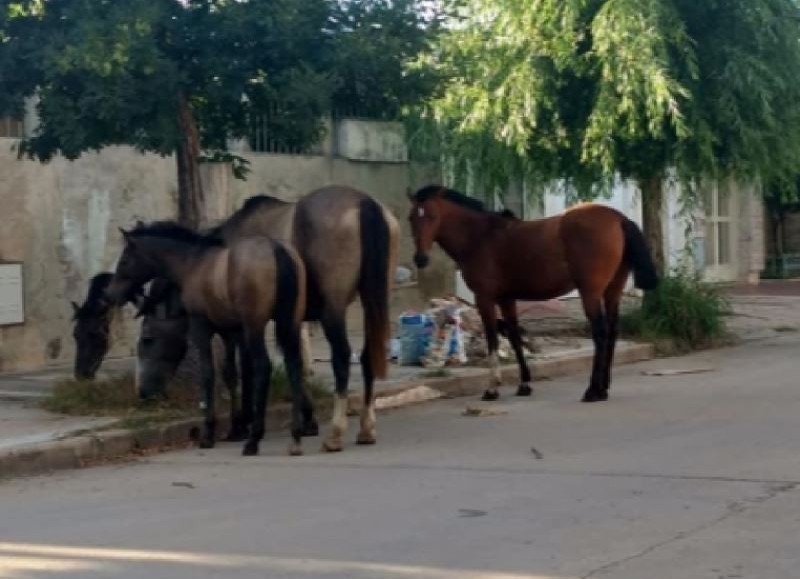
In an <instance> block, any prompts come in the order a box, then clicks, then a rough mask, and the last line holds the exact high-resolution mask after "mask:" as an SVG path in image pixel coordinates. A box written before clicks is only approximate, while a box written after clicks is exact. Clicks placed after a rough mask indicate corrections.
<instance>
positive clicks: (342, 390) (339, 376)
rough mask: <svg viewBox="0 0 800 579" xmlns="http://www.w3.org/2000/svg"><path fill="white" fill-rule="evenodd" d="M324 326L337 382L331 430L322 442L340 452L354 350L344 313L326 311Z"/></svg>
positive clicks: (324, 448) (345, 424)
mask: <svg viewBox="0 0 800 579" xmlns="http://www.w3.org/2000/svg"><path fill="white" fill-rule="evenodd" d="M322 328H323V330H324V331H325V337H326V338H327V340H328V343H329V344H330V346H331V364H332V365H333V375H334V379H335V382H336V394H335V396H334V399H333V418H332V420H331V432H330V433H329V434H328V437H327V438H326V439H325V441H324V442H323V443H322V448H323V450H326V451H328V452H339V451H340V450H342V446H343V443H342V438H343V436H344V435H345V433H346V432H347V384H348V382H349V380H350V355H351V353H352V350H351V349H350V342H349V341H348V339H347V327H346V325H345V321H344V314H343V313H331V312H326V314H325V315H323V316H322Z"/></svg>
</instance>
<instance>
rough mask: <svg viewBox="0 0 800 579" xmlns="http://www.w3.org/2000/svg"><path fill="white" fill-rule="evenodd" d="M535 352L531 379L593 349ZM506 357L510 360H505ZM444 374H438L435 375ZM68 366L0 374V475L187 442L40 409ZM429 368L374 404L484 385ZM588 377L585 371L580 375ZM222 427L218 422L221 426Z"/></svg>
mask: <svg viewBox="0 0 800 579" xmlns="http://www.w3.org/2000/svg"><path fill="white" fill-rule="evenodd" d="M352 341H353V350H354V351H356V352H358V351H360V347H361V341H362V340H361V339H360V338H359V337H358V336H353V340H352ZM541 344H542V350H541V351H540V352H539V353H538V354H537V355H536V356H535V357H534V360H533V364H532V366H533V373H534V376H535V379H536V378H538V379H548V378H552V377H556V376H561V375H565V374H574V373H588V371H589V369H590V368H591V362H592V353H593V348H592V344H591V341H590V340H587V339H583V338H546V339H543V340H542V341H541ZM312 349H313V352H314V355H315V359H316V360H315V362H314V368H315V374H316V376H317V377H318V378H321V379H322V381H323V383H324V384H325V385H326V386H327V388H328V389H330V390H331V391H332V390H333V375H332V370H331V367H330V362H329V360H328V356H329V354H328V347H327V343H325V342H324V341H323V340H322V338H321V336H320V335H319V333H317V335H315V336H314V337H313V340H312ZM652 355H653V350H652V347H651V346H650V345H648V344H634V343H630V342H620V344H619V345H618V350H617V363H618V364H625V363H630V362H635V361H640V360H645V359H649V358H651V357H652ZM507 362H510V361H507ZM133 367H134V361H133V360H132V359H120V360H109V361H107V362H106V363H104V365H103V369H102V373H103V374H105V375H109V374H115V373H119V372H126V371H132V369H133ZM440 374H443V375H440ZM70 375H71V370H70V368H68V367H63V368H51V369H47V370H44V371H40V372H29V373H15V374H5V375H0V478H3V477H8V476H17V475H23V474H34V473H41V472H47V471H51V470H55V469H60V468H73V467H77V466H83V465H86V464H92V463H95V462H97V461H102V460H107V459H110V458H115V457H120V456H125V455H127V454H130V453H131V452H134V451H139V450H143V449H147V450H149V449H154V450H158V449H161V448H167V447H171V446H175V445H181V444H185V443H187V442H188V441H189V440H190V439H191V436H192V431H196V429H197V427H198V426H199V424H200V420H199V413H198V418H197V419H188V420H183V421H179V422H175V423H168V424H156V425H151V426H147V427H143V428H140V429H138V430H136V431H130V430H119V429H117V430H114V424H115V422H117V420H116V419H114V418H91V417H85V418H83V417H65V416H59V415H54V414H51V413H48V412H45V411H43V410H41V409H39V408H38V403H39V402H40V401H41V399H42V398H43V397H44V396H46V395H47V393H48V392H49V390H50V388H51V387H52V385H53V384H54V383H55V382H57V381H58V380H61V379H65V378H69V377H70ZM433 375H434V373H432V372H431V370H426V369H424V368H420V367H401V366H397V365H395V364H392V366H391V368H390V378H389V379H387V380H381V381H379V382H377V383H376V395H377V397H378V400H377V406H378V409H379V410H385V409H390V408H397V407H400V406H405V405H408V404H414V403H419V402H423V401H426V400H431V399H435V398H441V397H452V396H466V395H470V396H473V395H474V396H477V395H479V394H480V393H481V392H483V390H484V389H485V388H486V386H487V384H488V371H487V369H485V368H477V367H459V368H448V369H447V370H446V372H443V373H436V377H433ZM587 375H588V374H587ZM517 376H518V370H517V368H516V366H515V365H513V364H508V365H506V366H504V368H503V377H504V380H505V384H506V385H507V386H506V387H505V388H504V391H503V392H502V395H503V396H511V395H512V393H513V391H514V387H515V386H516V384H517V383H518V378H517ZM361 393H362V380H361V372H360V369H359V366H358V364H357V363H354V364H353V366H352V374H351V383H350V400H351V402H350V404H351V407H353V408H357V407H358V406H359V405H360V402H361ZM329 406H330V405H329V404H326V403H325V402H324V401H322V402H320V403H318V418H319V419H320V421H321V422H323V421H327V420H328V418H329V416H328V414H329V410H330V409H329ZM268 412H269V416H268V418H267V424H268V426H269V427H271V428H272V429H280V428H283V427H284V425H285V423H286V422H287V420H288V414H287V407H286V406H276V407H273V408H271V409H270V410H269V411H268ZM221 428H224V427H221Z"/></svg>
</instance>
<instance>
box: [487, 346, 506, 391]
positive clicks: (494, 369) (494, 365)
mask: <svg viewBox="0 0 800 579" xmlns="http://www.w3.org/2000/svg"><path fill="white" fill-rule="evenodd" d="M489 372H490V374H491V378H492V386H493V387H497V386H500V385H501V384H502V383H503V378H502V376H501V375H500V363H499V362H498V360H497V352H492V353H491V354H489Z"/></svg>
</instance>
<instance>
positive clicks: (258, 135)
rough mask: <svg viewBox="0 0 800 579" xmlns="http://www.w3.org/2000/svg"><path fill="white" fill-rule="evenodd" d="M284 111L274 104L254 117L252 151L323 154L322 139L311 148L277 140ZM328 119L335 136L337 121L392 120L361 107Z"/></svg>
mask: <svg viewBox="0 0 800 579" xmlns="http://www.w3.org/2000/svg"><path fill="white" fill-rule="evenodd" d="M283 110H285V108H284V106H283V105H281V104H279V103H274V104H271V105H269V106H268V107H267V110H266V111H265V112H263V113H260V114H258V115H253V117H252V118H251V120H250V130H249V132H248V136H247V140H248V143H249V145H250V150H251V151H253V152H255V153H277V154H284V155H319V154H322V153H323V145H322V139H321V140H320V142H317V143H314V144H313V145H311V146H309V147H298V146H294V145H289V144H286V143H285V142H283V141H281V140H279V139H276V138H275V135H276V134H277V133H278V131H277V130H276V129H277V127H278V126H279V124H280V123H281V121H282V119H281V116H282V111H283ZM328 117H329V118H330V119H331V121H332V124H333V126H331V127H328V130H330V131H332V132H333V134H334V136H335V132H336V123H337V121H340V120H343V119H357V120H365V121H387V120H391V119H390V118H389V117H388V116H387V115H385V114H383V113H382V112H380V111H374V110H371V109H366V108H364V107H361V106H353V107H344V108H336V109H334V110H332V111H331V112H330V114H329V115H328ZM323 138H324V137H323Z"/></svg>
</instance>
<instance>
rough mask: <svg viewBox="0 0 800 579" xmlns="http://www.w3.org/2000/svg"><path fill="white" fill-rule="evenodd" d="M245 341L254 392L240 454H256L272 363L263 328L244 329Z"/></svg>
mask: <svg viewBox="0 0 800 579" xmlns="http://www.w3.org/2000/svg"><path fill="white" fill-rule="evenodd" d="M245 341H246V343H247V354H248V357H249V358H250V360H251V367H252V372H253V385H254V393H255V404H254V413H255V414H254V416H253V423H252V426H251V427H250V436H249V437H248V439H247V442H246V443H245V445H244V450H243V451H242V454H244V455H245V456H253V455H256V454H258V445H259V443H260V442H261V439H262V438H264V413H265V412H266V410H267V400H268V399H269V385H270V379H271V376H272V364H271V363H270V359H269V355H268V354H267V348H266V346H265V344H264V328H263V327H262V328H261V330H260V331H259V330H256V329H247V330H245Z"/></svg>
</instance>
